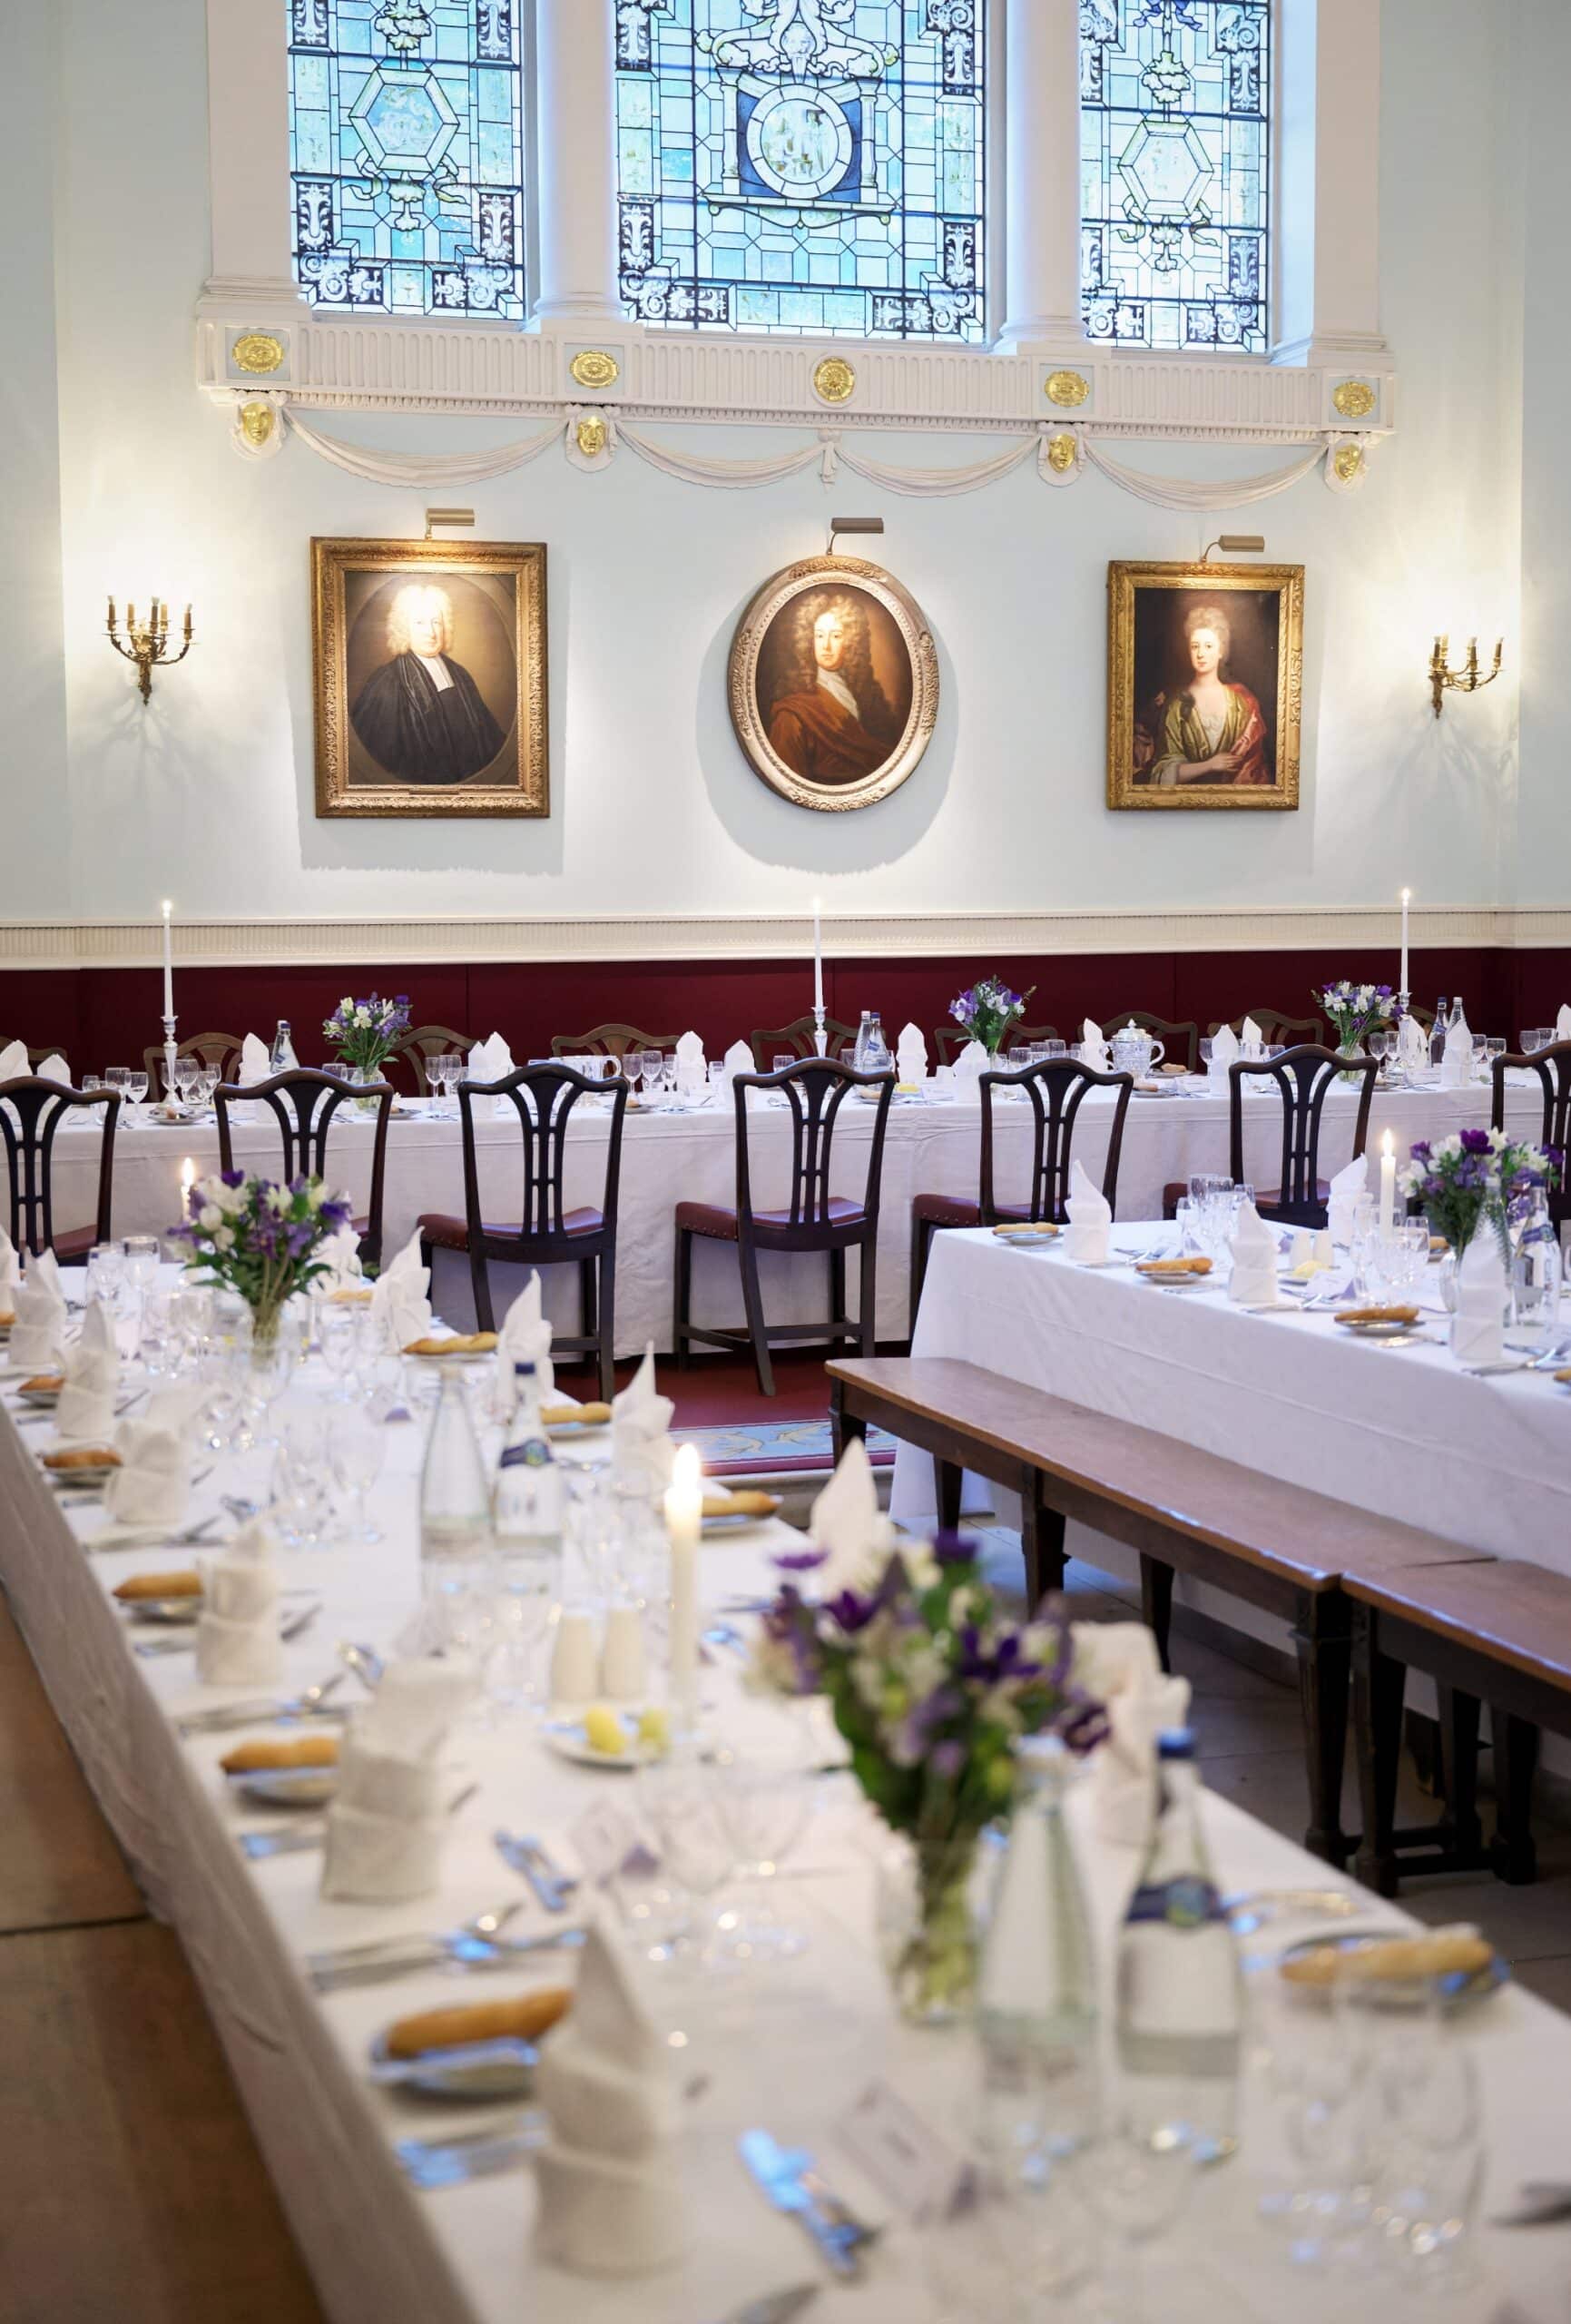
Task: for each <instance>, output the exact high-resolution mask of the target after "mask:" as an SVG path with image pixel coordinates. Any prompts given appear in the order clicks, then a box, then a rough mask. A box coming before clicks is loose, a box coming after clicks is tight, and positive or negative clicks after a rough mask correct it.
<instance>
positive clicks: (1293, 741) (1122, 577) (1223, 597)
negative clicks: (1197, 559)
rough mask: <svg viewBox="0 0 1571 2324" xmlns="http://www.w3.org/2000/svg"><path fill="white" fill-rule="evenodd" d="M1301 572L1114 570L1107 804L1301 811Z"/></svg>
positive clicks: (1261, 568) (1269, 568)
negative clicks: (1299, 792) (1299, 795)
mask: <svg viewBox="0 0 1571 2324" xmlns="http://www.w3.org/2000/svg"><path fill="white" fill-rule="evenodd" d="M1303 576H1304V569H1303V566H1301V565H1198V564H1196V565H1157V564H1128V563H1113V564H1110V565H1109V566H1108V568H1107V804H1108V805H1109V807H1119V808H1153V809H1157V810H1166V809H1175V808H1197V807H1213V808H1228V807H1234V808H1248V809H1255V810H1272V809H1293V808H1296V807H1297V805H1298V803H1299V802H1298V789H1299V725H1300V720H1301V713H1302V701H1303ZM1208 615H1209V616H1210V619H1209V620H1208V619H1207V616H1208ZM1202 768H1203V769H1205V770H1207V772H1206V773H1196V772H1195V770H1198V769H1202Z"/></svg>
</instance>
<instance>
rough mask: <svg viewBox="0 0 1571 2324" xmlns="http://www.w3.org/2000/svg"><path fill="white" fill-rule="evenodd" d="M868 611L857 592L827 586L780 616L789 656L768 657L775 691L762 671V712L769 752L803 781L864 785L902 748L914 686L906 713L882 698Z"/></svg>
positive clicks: (812, 591) (809, 593) (806, 595)
mask: <svg viewBox="0 0 1571 2324" xmlns="http://www.w3.org/2000/svg"><path fill="white" fill-rule="evenodd" d="M868 607H869V601H868V599H867V598H866V597H864V596H863V595H862V594H861V592H860V591H859V590H856V589H849V588H843V587H835V586H829V587H825V588H822V589H810V590H808V591H806V592H805V593H804V594H803V595H802V596H800V597H798V598H797V599H796V600H795V602H794V603H793V604H791V605H790V606H788V607H786V608H785V610H784V611H783V612H782V613H781V615H780V616H779V621H780V623H781V625H789V636H788V637H787V638H786V639H784V640H782V641H781V644H782V645H784V646H785V647H786V649H787V650H785V651H783V652H781V653H779V654H778V655H771V656H770V659H771V662H772V664H773V667H772V670H771V675H772V677H773V679H774V685H773V690H772V692H767V691H766V690H765V686H764V684H762V682H761V684H760V696H761V699H760V704H759V707H760V709H761V711H762V713H763V718H764V726H765V731H766V732H767V734H768V735H769V739H770V743H771V748H772V749H773V750H774V751H775V752H776V753H778V755H779V756H780V757H781V759H783V760H784V762H785V763H786V765H787V766H788V767H790V771H791V773H793V774H795V775H797V776H799V777H800V780H801V781H802V782H804V783H821V784H823V785H825V786H826V787H832V786H834V785H836V784H839V783H863V782H865V781H866V780H867V778H868V777H869V775H871V774H876V773H878V771H879V768H880V767H881V766H882V765H883V764H884V763H885V762H886V761H887V760H888V758H889V755H890V753H891V752H892V751H893V750H894V749H895V747H896V745H897V744H898V742H899V739H900V735H901V733H902V731H903V729H904V726H905V723H906V718H907V716H908V714H909V709H910V687H909V684H907V685H906V688H905V695H906V699H905V704H904V708H902V707H901V706H900V704H899V703H898V700H897V701H896V702H893V703H891V701H890V700H889V695H888V694H887V693H886V692H885V690H884V687H883V685H882V684H881V683H880V681H879V675H878V672H877V671H876V669H875V668H874V662H873V647H872V640H871V636H870V635H869V610H868ZM878 610H879V613H880V615H882V608H881V607H879V609H878ZM882 617H883V619H884V620H885V621H886V622H888V621H889V616H888V615H882ZM889 629H890V631H891V634H892V635H893V637H894V639H895V642H896V644H897V645H898V642H899V641H898V631H896V630H895V628H894V625H893V623H892V622H889ZM773 644H774V641H773V640H771V645H773ZM760 676H761V681H762V678H763V671H762V670H761V673H760Z"/></svg>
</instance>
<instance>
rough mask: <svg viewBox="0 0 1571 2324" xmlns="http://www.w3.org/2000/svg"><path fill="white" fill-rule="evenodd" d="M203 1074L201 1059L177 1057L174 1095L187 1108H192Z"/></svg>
mask: <svg viewBox="0 0 1571 2324" xmlns="http://www.w3.org/2000/svg"><path fill="white" fill-rule="evenodd" d="M200 1075H201V1061H200V1059H196V1058H194V1057H177V1058H176V1059H175V1060H174V1090H173V1095H174V1097H175V1098H177V1099H178V1101H179V1102H180V1104H181V1105H182V1106H185V1107H187V1108H189V1107H190V1105H191V1099H192V1098H193V1097H194V1096H195V1094H196V1085H197V1080H198V1078H199V1077H200Z"/></svg>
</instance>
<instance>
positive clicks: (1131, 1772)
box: [1091, 1670, 1190, 1848]
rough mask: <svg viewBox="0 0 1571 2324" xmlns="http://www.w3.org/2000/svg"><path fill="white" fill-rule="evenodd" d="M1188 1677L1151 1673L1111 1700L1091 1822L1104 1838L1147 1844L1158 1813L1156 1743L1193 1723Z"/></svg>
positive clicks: (1097, 1757)
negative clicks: (1177, 1729) (1177, 1728)
mask: <svg viewBox="0 0 1571 2324" xmlns="http://www.w3.org/2000/svg"><path fill="white" fill-rule="evenodd" d="M1189 1696H1190V1686H1189V1680H1188V1679H1169V1678H1164V1676H1163V1675H1162V1673H1161V1671H1160V1670H1158V1671H1156V1672H1154V1673H1152V1674H1148V1675H1146V1676H1144V1677H1143V1678H1141V1679H1137V1680H1136V1681H1135V1682H1134V1684H1133V1685H1132V1686H1130V1687H1128V1688H1127V1689H1124V1690H1123V1691H1121V1692H1120V1693H1118V1694H1115V1695H1113V1696H1111V1697H1109V1698H1108V1699H1107V1725H1108V1730H1109V1732H1108V1737H1107V1740H1106V1742H1105V1744H1104V1745H1103V1746H1102V1748H1101V1749H1100V1750H1099V1751H1098V1752H1097V1753H1096V1755H1095V1761H1094V1763H1093V1768H1092V1776H1091V1782H1092V1803H1091V1812H1092V1820H1093V1822H1094V1823H1095V1827H1096V1829H1097V1831H1098V1833H1099V1834H1100V1835H1101V1837H1103V1838H1104V1839H1105V1840H1112V1841H1113V1842H1114V1843H1115V1844H1116V1845H1118V1846H1124V1847H1132V1848H1139V1847H1144V1846H1145V1845H1146V1843H1147V1841H1148V1840H1149V1839H1150V1837H1151V1827H1152V1822H1153V1819H1154V1817H1155V1814H1156V1742H1157V1738H1158V1736H1160V1735H1162V1734H1164V1733H1165V1731H1166V1730H1167V1729H1168V1728H1171V1727H1186V1726H1187V1725H1188V1724H1189Z"/></svg>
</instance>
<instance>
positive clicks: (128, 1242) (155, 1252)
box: [122, 1235, 160, 1292]
mask: <svg viewBox="0 0 1571 2324" xmlns="http://www.w3.org/2000/svg"><path fill="white" fill-rule="evenodd" d="M122 1248H123V1250H124V1253H125V1272H126V1275H127V1276H128V1277H129V1278H130V1280H131V1281H132V1282H133V1284H134V1285H136V1287H137V1289H138V1290H139V1291H142V1292H145V1291H147V1290H149V1289H151V1287H152V1285H153V1284H155V1283H156V1282H157V1281H158V1269H159V1257H160V1255H159V1246H158V1237H157V1236H156V1235H128V1236H126V1237H125V1241H124V1243H123V1246H122Z"/></svg>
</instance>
